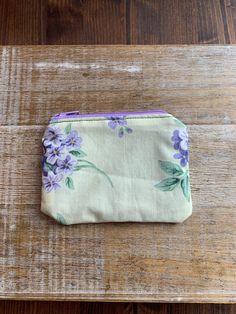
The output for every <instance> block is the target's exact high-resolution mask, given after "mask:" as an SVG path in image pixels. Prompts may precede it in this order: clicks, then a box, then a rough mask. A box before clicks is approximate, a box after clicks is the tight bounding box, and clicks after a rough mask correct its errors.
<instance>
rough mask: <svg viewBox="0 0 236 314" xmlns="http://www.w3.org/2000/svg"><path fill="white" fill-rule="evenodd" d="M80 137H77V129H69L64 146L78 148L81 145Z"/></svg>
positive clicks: (69, 148)
mask: <svg viewBox="0 0 236 314" xmlns="http://www.w3.org/2000/svg"><path fill="white" fill-rule="evenodd" d="M81 142H82V138H81V137H79V135H78V132H77V131H71V132H70V133H69V134H68V136H67V138H66V142H65V144H66V146H67V148H68V150H71V149H76V148H77V149H79V148H80V147H81Z"/></svg>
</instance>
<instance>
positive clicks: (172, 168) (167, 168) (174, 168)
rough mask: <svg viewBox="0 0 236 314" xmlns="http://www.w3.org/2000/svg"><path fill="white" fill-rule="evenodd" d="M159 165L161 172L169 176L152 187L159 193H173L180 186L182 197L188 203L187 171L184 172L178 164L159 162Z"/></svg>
mask: <svg viewBox="0 0 236 314" xmlns="http://www.w3.org/2000/svg"><path fill="white" fill-rule="evenodd" d="M159 165H160V168H161V169H162V170H163V172H165V173H166V174H168V175H170V177H168V178H167V179H164V180H162V181H160V182H158V183H156V184H155V185H154V186H155V187H156V188H157V189H159V190H161V191H173V190H174V189H175V188H177V187H178V186H179V185H180V186H181V189H182V191H183V194H184V197H185V198H186V199H187V201H190V184H189V173H188V171H184V170H183V169H182V168H181V167H180V166H179V165H178V164H175V163H172V162H170V161H162V160H159Z"/></svg>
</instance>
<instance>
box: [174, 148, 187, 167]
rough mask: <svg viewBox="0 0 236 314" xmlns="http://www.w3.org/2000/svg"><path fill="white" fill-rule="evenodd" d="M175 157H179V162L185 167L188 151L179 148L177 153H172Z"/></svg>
mask: <svg viewBox="0 0 236 314" xmlns="http://www.w3.org/2000/svg"><path fill="white" fill-rule="evenodd" d="M174 158H175V159H180V164H181V166H182V167H185V166H186V165H187V163H188V151H187V150H182V149H180V150H179V153H176V154H174Z"/></svg>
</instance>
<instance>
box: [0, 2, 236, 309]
mask: <svg viewBox="0 0 236 314" xmlns="http://www.w3.org/2000/svg"><path fill="white" fill-rule="evenodd" d="M234 43H236V0H146V1H145V0H143V1H142V0H20V1H19V0H0V44H1V45H36V44H42V45H45V44H60V45H64V44H65V45H66V44H234ZM2 313H4V314H9V313H14V314H16V313H17V314H23V313H27V314H33V313H34V314H40V313H42V314H48V313H50V314H54V313H55V314H60V313H63V314H64V313H84V314H88V313H99V314H103V313H105V314H110V313H113V314H116V313H117V314H123V313H124V314H141V313H142V314H152V313H159V314H235V313H236V305H220V304H215V305H209V304H208V305H207V304H206V305H204V304H201V305H197V304H135V303H134V304H133V303H116V304H115V303H78V302H39V301H35V302H33V301H32V302H24V301H1V302H0V314H2Z"/></svg>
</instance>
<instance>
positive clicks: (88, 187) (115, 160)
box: [41, 110, 192, 225]
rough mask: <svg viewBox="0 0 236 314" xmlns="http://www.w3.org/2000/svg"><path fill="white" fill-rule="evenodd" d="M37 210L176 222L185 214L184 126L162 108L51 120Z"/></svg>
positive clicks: (95, 218)
mask: <svg viewBox="0 0 236 314" xmlns="http://www.w3.org/2000/svg"><path fill="white" fill-rule="evenodd" d="M42 142H43V158H42V202H41V210H42V212H44V213H45V214H47V215H49V216H51V217H53V218H54V219H56V220H57V221H58V222H60V223H62V224H65V225H70V224H76V223H100V222H124V221H133V222H172V223H177V222H183V221H184V220H185V219H186V218H187V217H189V216H190V215H191V212H192V201H191V193H190V183H189V155H188V133H187V128H186V126H185V125H184V124H183V123H182V122H181V121H180V120H178V119H176V118H175V117H173V116H172V115H170V114H168V113H166V112H164V111H160V110H157V111H145V112H117V113H97V114H80V113H79V112H78V111H75V112H65V113H60V114H57V115H55V116H54V117H52V119H51V120H50V123H49V125H48V127H47V128H46V130H45V133H44V135H43V139H42Z"/></svg>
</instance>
